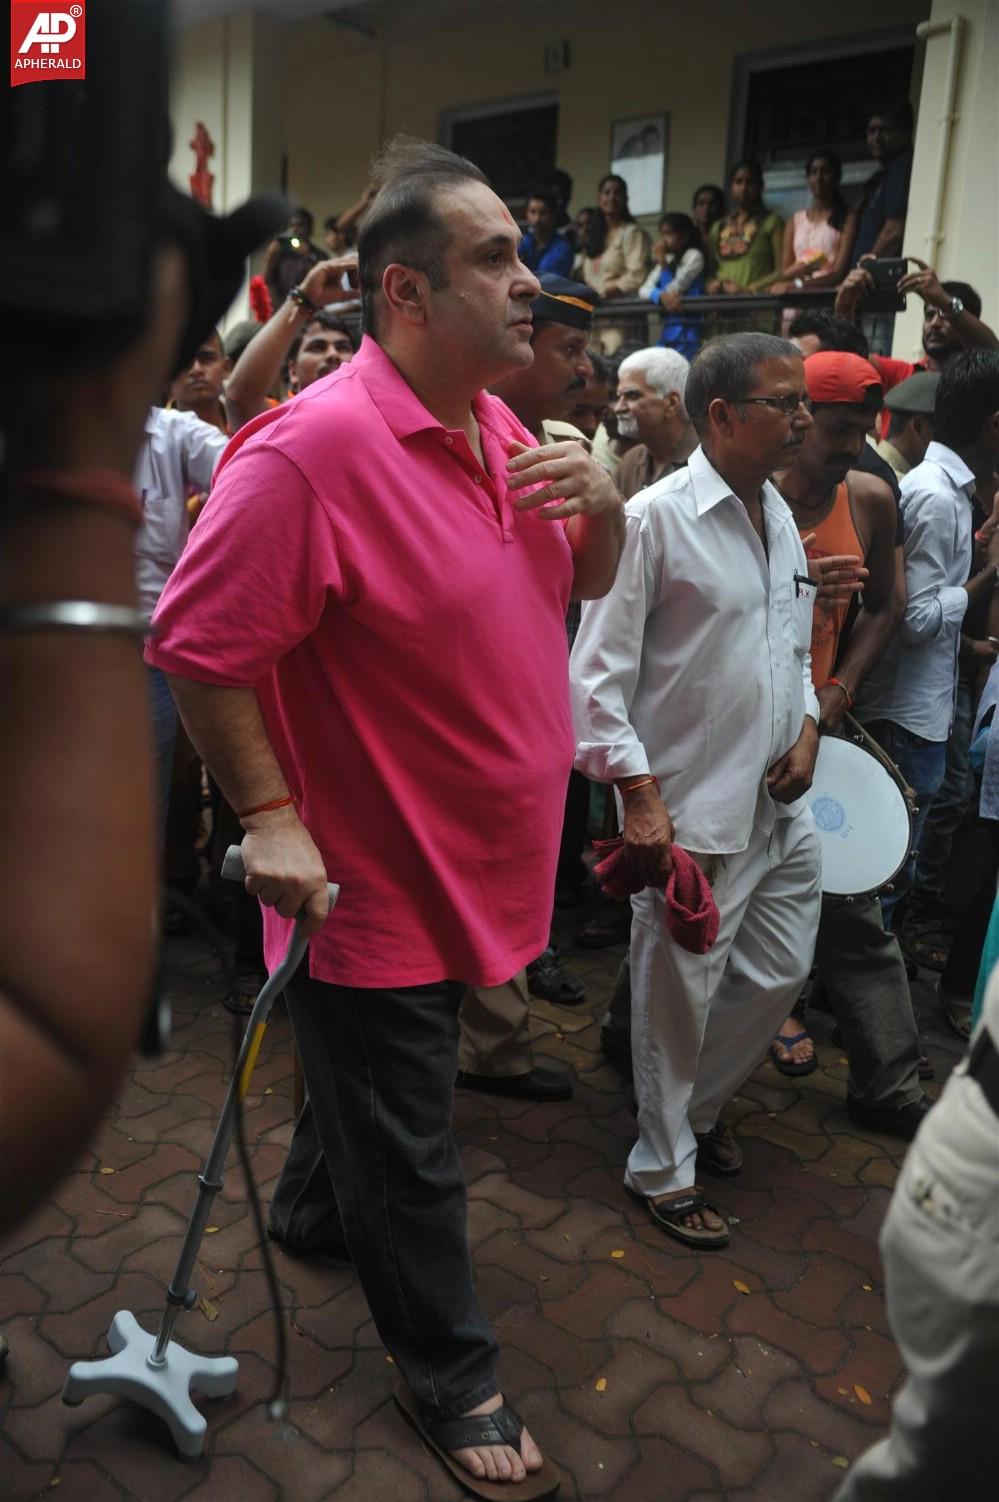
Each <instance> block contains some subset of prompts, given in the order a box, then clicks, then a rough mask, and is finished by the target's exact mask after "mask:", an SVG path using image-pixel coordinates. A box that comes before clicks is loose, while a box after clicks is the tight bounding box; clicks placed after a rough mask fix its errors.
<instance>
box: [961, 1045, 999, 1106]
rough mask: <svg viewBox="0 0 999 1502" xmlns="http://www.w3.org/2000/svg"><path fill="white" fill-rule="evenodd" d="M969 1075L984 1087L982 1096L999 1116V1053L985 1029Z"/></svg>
mask: <svg viewBox="0 0 999 1502" xmlns="http://www.w3.org/2000/svg"><path fill="white" fill-rule="evenodd" d="M968 1073H969V1074H970V1075H971V1077H972V1079H975V1080H977V1081H978V1083H979V1085H981V1087H982V1094H983V1095H984V1096H985V1099H986V1100H987V1101H988V1103H989V1105H990V1106H991V1107H992V1109H993V1111H994V1112H995V1114H996V1115H997V1116H999V1053H996V1047H995V1044H994V1043H993V1042H992V1035H991V1033H990V1032H989V1030H988V1028H987V1027H983V1028H982V1030H981V1032H980V1033H979V1034H978V1037H977V1039H976V1040H975V1046H974V1048H973V1049H972V1050H971V1057H970V1058H969V1060H968Z"/></svg>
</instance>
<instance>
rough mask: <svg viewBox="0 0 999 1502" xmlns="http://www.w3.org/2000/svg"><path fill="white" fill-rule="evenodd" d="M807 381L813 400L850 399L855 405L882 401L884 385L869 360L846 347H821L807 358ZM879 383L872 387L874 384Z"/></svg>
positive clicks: (843, 400) (819, 401)
mask: <svg viewBox="0 0 999 1502" xmlns="http://www.w3.org/2000/svg"><path fill="white" fill-rule="evenodd" d="M805 384H806V385H807V387H808V394H809V396H810V397H811V399H812V401H813V402H817V403H823V402H848V403H849V404H850V405H851V406H855V407H873V406H875V405H877V406H880V405H881V399H882V397H883V396H884V386H883V384H882V381H881V377H880V376H879V375H878V373H877V371H876V370H875V369H874V366H873V365H872V364H871V363H870V361H869V360H862V359H861V357H860V356H859V355H851V354H848V353H847V352H846V350H839V349H822V350H819V351H818V352H817V353H816V354H814V355H809V356H808V358H807V359H806V360H805ZM875 386H876V387H877V391H873V390H872V389H871V388H872V387H875Z"/></svg>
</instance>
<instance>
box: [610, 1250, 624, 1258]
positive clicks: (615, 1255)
mask: <svg viewBox="0 0 999 1502" xmlns="http://www.w3.org/2000/svg"><path fill="white" fill-rule="evenodd" d="M611 1256H612V1257H623V1256H624V1253H623V1252H621V1251H617V1252H611Z"/></svg>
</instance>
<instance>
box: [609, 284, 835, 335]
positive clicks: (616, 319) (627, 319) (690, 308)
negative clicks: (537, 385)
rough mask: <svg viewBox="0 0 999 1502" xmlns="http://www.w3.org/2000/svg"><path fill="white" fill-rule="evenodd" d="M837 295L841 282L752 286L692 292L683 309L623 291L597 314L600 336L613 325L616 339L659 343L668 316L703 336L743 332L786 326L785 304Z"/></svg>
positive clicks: (808, 304) (815, 304)
mask: <svg viewBox="0 0 999 1502" xmlns="http://www.w3.org/2000/svg"><path fill="white" fill-rule="evenodd" d="M835 297H836V289H835V287H828V288H822V289H820V290H818V291H814V292H807V291H800V292H780V293H776V294H775V293H769V292H746V293H720V294H718V295H716V296H707V295H705V296H703V297H690V298H688V299H687V300H686V302H685V303H684V304H683V306H682V308H681V309H680V310H679V312H676V313H672V312H670V311H669V310H668V309H667V308H662V307H659V306H658V305H657V304H653V303H649V302H643V301H640V300H639V299H638V298H624V297H617V298H614V299H612V301H610V302H606V303H601V304H600V305H599V306H598V307H597V309H596V311H595V312H594V315H593V334H594V341H595V342H599V341H600V339H601V331H602V330H607V331H608V332H609V330H610V328H611V327H613V329H614V330H615V341H614V342H615V343H617V344H620V343H621V342H627V343H638V344H640V345H650V344H658V343H659V337H660V335H661V333H662V326H663V323H664V321H665V320H667V319H668V320H669V321H670V322H671V323H680V324H683V325H686V326H690V327H693V328H694V329H696V330H697V332H698V334H699V335H700V337H701V338H702V339H709V338H711V337H712V336H713V335H715V334H740V333H746V332H748V331H750V330H752V331H754V332H757V333H769V334H777V333H779V332H780V329H781V323H782V314H783V312H784V311H785V309H792V310H793V311H794V312H796V313H797V312H801V311H803V310H804V309H806V308H808V309H816V310H817V309H820V308H832V305H833V302H834V300H835Z"/></svg>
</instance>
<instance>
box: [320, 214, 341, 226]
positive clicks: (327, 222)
mask: <svg viewBox="0 0 999 1502" xmlns="http://www.w3.org/2000/svg"><path fill="white" fill-rule="evenodd" d="M339 227H340V215H339V214H327V215H326V218H325V219H324V220H323V229H339Z"/></svg>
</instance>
